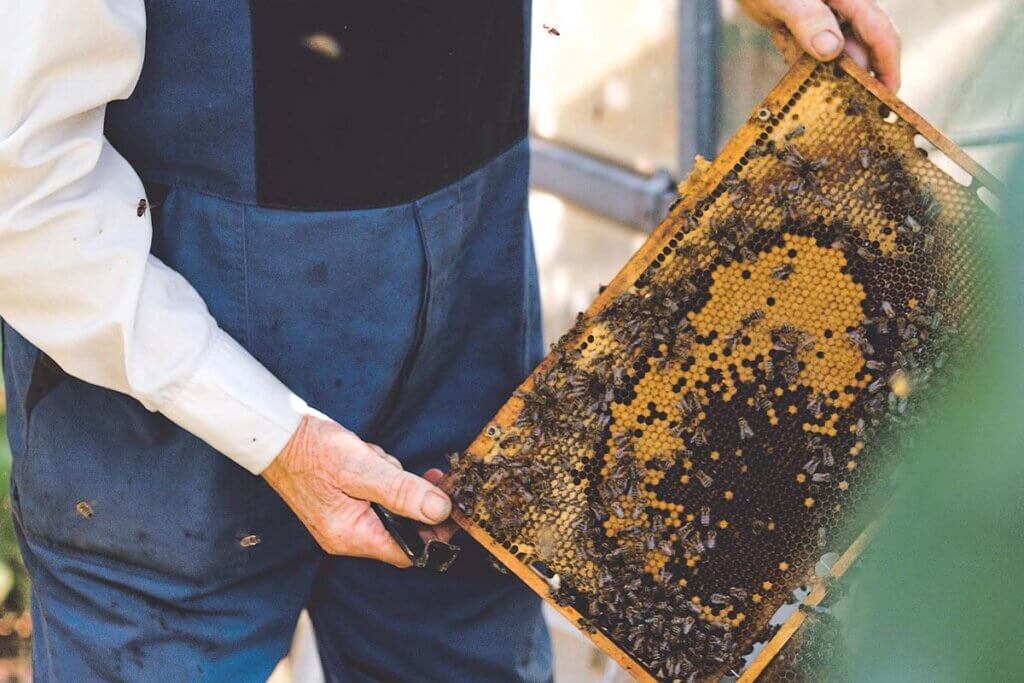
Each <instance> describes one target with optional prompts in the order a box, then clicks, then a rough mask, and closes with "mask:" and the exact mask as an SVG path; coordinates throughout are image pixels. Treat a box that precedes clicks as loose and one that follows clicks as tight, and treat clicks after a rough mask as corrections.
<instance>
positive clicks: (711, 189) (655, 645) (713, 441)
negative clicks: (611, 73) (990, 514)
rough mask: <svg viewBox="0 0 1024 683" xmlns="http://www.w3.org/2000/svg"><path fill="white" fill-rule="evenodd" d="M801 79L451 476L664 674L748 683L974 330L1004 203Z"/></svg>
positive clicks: (555, 589)
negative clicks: (785, 614) (765, 647)
mask: <svg viewBox="0 0 1024 683" xmlns="http://www.w3.org/2000/svg"><path fill="white" fill-rule="evenodd" d="M799 69H803V71H799ZM794 73H798V74H802V75H801V76H800V78H796V77H793V76H791V77H789V78H788V79H787V80H785V81H783V84H782V85H780V88H779V89H777V90H776V92H775V93H773V96H772V97H770V98H769V99H768V100H767V102H769V103H770V105H766V106H765V107H763V108H761V109H760V110H759V111H758V112H757V113H756V114H755V116H753V117H752V119H751V121H750V123H748V124H747V126H746V127H745V128H744V129H743V130H741V132H740V133H739V134H738V135H737V137H736V141H734V143H732V144H731V145H730V146H729V147H727V148H726V151H725V152H724V153H723V157H722V158H721V159H720V160H719V161H718V162H716V166H715V168H716V169H717V171H715V173H717V175H713V176H712V175H709V176H708V177H709V178H712V179H711V180H708V181H707V183H706V184H705V186H704V189H703V190H701V191H699V192H698V193H697V194H696V195H695V196H691V197H687V198H686V200H685V201H682V202H680V203H679V204H677V206H675V207H674V208H673V209H672V210H671V212H670V214H669V216H668V217H667V218H666V220H665V222H664V223H663V224H662V225H661V227H660V228H659V229H658V230H657V231H656V232H655V233H654V235H653V236H652V237H651V239H650V241H649V242H648V243H647V244H646V245H645V246H644V247H643V248H642V249H641V250H640V252H638V254H637V255H636V256H634V258H633V259H632V260H631V261H630V262H629V263H628V264H627V265H626V267H625V268H624V270H623V271H622V273H620V275H619V276H618V277H617V278H616V279H615V281H613V282H612V284H610V285H609V286H608V287H607V288H606V289H605V290H604V291H603V293H602V294H601V295H600V297H599V299H598V301H597V303H596V304H595V306H593V307H592V308H591V310H590V311H589V312H588V313H587V314H581V315H580V316H579V317H578V318H577V321H576V324H575V325H574V326H573V328H572V329H571V330H570V331H569V332H568V333H567V334H566V335H565V336H564V337H563V338H562V339H561V340H560V341H559V342H558V344H556V345H555V346H554V347H553V349H552V352H551V354H550V355H549V357H548V358H547V359H546V360H545V361H544V363H542V364H541V366H540V367H539V368H538V369H537V370H536V371H535V372H534V374H533V376H532V377H531V378H530V379H528V380H527V381H526V382H525V383H524V384H523V386H522V387H521V388H520V389H519V390H518V391H517V392H516V394H515V396H514V397H513V398H512V399H511V400H510V402H509V403H508V404H507V405H506V406H505V408H503V409H502V411H501V412H500V413H499V415H498V416H497V417H496V418H495V420H494V421H493V422H492V423H491V424H490V425H489V426H488V427H487V429H486V430H485V432H484V433H483V434H482V435H481V436H480V437H479V438H478V439H477V440H476V441H475V442H474V443H473V445H472V446H471V447H470V448H469V450H468V451H467V452H465V453H463V454H459V455H457V456H455V457H454V458H453V459H452V462H451V468H452V473H451V475H450V476H449V478H448V479H447V480H446V484H445V485H446V487H447V488H448V490H449V491H450V492H451V494H452V496H453V498H454V500H455V502H456V505H457V507H458V509H459V511H460V515H461V518H462V521H463V522H464V523H465V525H467V526H468V527H469V528H470V529H471V531H473V532H474V534H475V535H476V536H477V537H478V538H480V539H483V540H484V541H485V542H492V543H494V544H496V545H497V546H500V547H501V548H503V549H504V551H506V552H507V554H508V556H510V557H514V558H515V560H514V561H512V560H508V559H506V560H505V561H506V563H507V564H508V565H509V566H510V567H511V568H512V569H513V570H516V571H517V572H520V573H523V572H536V573H537V574H539V575H540V576H541V577H543V579H544V581H545V582H546V585H547V587H548V595H547V598H548V599H549V600H551V601H552V602H554V603H555V604H557V605H560V606H562V607H565V608H567V611H568V612H569V613H570V614H573V615H578V619H579V626H580V628H581V629H583V630H585V631H588V632H599V633H600V634H603V636H605V637H607V639H609V640H610V641H611V642H612V643H613V644H614V646H615V648H616V649H617V652H618V653H619V654H622V655H624V656H625V657H627V658H628V659H629V660H631V661H632V662H634V663H636V664H637V665H639V667H640V668H641V669H642V670H643V671H645V672H647V674H648V675H649V676H651V677H653V678H656V679H659V680H669V681H675V680H678V681H695V680H698V679H701V680H703V679H706V678H714V677H716V676H721V675H723V674H725V673H726V672H728V671H740V670H741V669H742V666H743V658H744V656H745V655H746V654H748V653H749V652H750V650H751V648H752V646H753V645H754V644H755V643H757V642H759V641H762V640H764V639H765V638H766V637H768V636H769V635H770V634H771V632H772V629H771V627H770V626H769V620H770V619H771V617H772V615H773V614H774V613H775V611H776V610H777V609H778V608H779V607H780V606H781V605H782V604H783V603H785V602H786V601H787V600H788V599H790V597H791V595H792V591H793V590H794V589H795V588H798V587H800V586H801V585H803V584H804V583H805V582H806V581H807V580H808V578H809V576H810V575H811V573H812V572H813V567H814V565H815V563H816V562H817V560H818V558H820V557H821V556H822V554H823V553H825V552H826V551H833V550H837V549H838V550H842V549H845V547H846V546H847V545H848V544H849V542H850V540H851V538H852V536H853V535H855V532H856V531H857V530H846V529H845V528H844V526H843V524H842V522H843V521H844V520H846V519H848V518H849V517H850V516H852V515H853V514H854V513H855V512H856V511H857V509H858V506H859V504H860V503H861V502H862V501H863V500H864V498H865V494H866V492H867V490H868V489H869V487H870V486H871V485H872V484H873V483H877V482H878V481H880V480H881V478H882V475H883V474H884V472H885V471H886V467H887V466H888V465H889V464H890V463H891V461H892V458H893V457H894V454H896V453H898V451H899V449H898V448H897V446H898V441H899V439H900V438H901V437H902V436H903V435H906V434H909V433H911V432H912V428H913V427H914V426H915V425H917V424H919V423H920V422H921V420H922V419H923V416H924V414H925V413H924V412H923V411H922V410H921V406H922V405H924V404H926V403H927V401H928V400H929V398H930V397H931V396H934V395H935V394H936V393H937V392H939V391H940V390H941V389H942V387H943V386H945V385H946V384H947V383H948V381H949V380H948V377H949V376H950V372H952V371H954V370H955V369H956V368H957V367H958V366H959V365H960V364H961V363H962V362H963V359H964V357H965V356H966V355H968V354H965V353H964V352H963V349H964V348H967V347H969V345H970V343H971V341H972V340H973V339H975V338H977V336H978V335H981V334H984V322H985V306H984V301H985V297H986V293H987V286H988V285H987V284H986V280H985V269H984V268H983V267H982V265H981V264H982V258H981V255H980V252H979V249H978V247H977V243H978V240H977V236H978V235H979V233H980V232H981V231H983V230H985V229H986V227H987V225H988V224H989V223H990V222H991V221H992V219H993V216H992V214H991V211H989V209H988V208H987V207H986V206H985V204H984V203H983V202H982V201H981V200H980V199H979V198H978V196H977V195H976V193H975V191H974V190H973V189H972V188H965V187H963V186H962V185H960V184H958V183H957V182H956V181H954V180H953V179H952V178H950V177H949V176H948V175H946V174H945V173H943V172H942V171H941V170H940V169H939V168H938V167H936V166H935V165H934V164H933V163H932V162H931V161H929V159H928V158H927V157H926V156H924V155H922V154H921V153H920V151H919V150H918V149H917V148H916V147H915V146H914V141H913V138H914V135H915V133H916V129H915V128H914V127H913V126H912V125H911V124H910V123H908V122H906V121H903V120H902V119H900V120H897V121H896V122H895V123H893V122H892V121H889V120H886V119H885V117H886V116H888V115H889V112H888V110H886V109H882V108H876V109H873V108H872V107H873V105H871V104H867V103H870V102H873V101H874V97H875V96H874V95H873V94H872V93H871V92H870V91H869V90H868V89H866V88H865V87H864V86H863V85H861V84H860V82H859V81H857V80H856V79H854V78H853V77H851V76H850V75H849V74H848V73H847V72H846V71H845V70H844V68H839V67H833V66H827V65H811V64H808V63H806V62H804V63H802V66H801V65H798V67H795V70H794ZM780 103H781V104H780Z"/></svg>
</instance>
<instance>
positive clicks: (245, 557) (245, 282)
mask: <svg viewBox="0 0 1024 683" xmlns="http://www.w3.org/2000/svg"><path fill="white" fill-rule="evenodd" d="M241 210H242V254H241V258H242V317H243V319H244V323H243V325H242V328H243V329H244V330H245V347H246V349H247V350H248V349H251V348H252V339H253V334H252V309H251V306H250V302H249V232H248V228H249V224H248V222H247V220H246V219H247V218H248V215H249V207H248V206H246V205H245V204H242V205H241ZM249 483H250V480H248V479H247V480H246V481H245V484H249ZM250 488H252V487H250ZM247 498H248V499H249V501H248V505H247V506H246V510H245V527H246V528H245V529H243V531H244V532H246V533H250V534H251V533H255V530H254V529H252V528H251V527H253V526H255V522H256V495H255V491H253V490H250V491H249V492H248V496H247ZM253 562H254V560H253V553H247V552H243V553H241V559H240V561H239V563H238V575H239V576H242V575H244V574H245V573H246V571H247V570H248V569H249V568H250V566H251V565H252V563H253Z"/></svg>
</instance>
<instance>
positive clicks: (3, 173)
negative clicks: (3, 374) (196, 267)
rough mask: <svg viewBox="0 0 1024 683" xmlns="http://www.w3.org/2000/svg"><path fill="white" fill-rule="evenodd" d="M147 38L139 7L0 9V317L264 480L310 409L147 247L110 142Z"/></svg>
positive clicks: (122, 1)
mask: <svg viewBox="0 0 1024 683" xmlns="http://www.w3.org/2000/svg"><path fill="white" fill-rule="evenodd" d="M144 41H145V10H144V7H143V3H142V1H141V0H15V1H13V2H11V1H7V2H0V46H3V63H2V64H0V316H2V317H3V318H4V319H5V320H6V321H7V322H8V323H9V324H10V325H11V326H12V327H14V328H15V329H16V330H18V332H19V333H20V334H22V335H23V336H24V337H25V338H27V339H28V340H29V341H31V342H32V343H33V344H35V345H36V346H37V347H39V348H40V349H42V350H43V351H45V352H46V353H47V354H48V355H49V356H50V357H51V358H53V359H54V361H56V362H57V363H58V364H59V365H60V366H61V367H62V368H63V369H64V370H65V371H66V372H67V373H68V374H70V375H73V376H75V377H78V378H80V379H82V380H85V381H87V382H91V383H93V384H97V385H100V386H104V387H108V388H110V389H115V390H117V391H121V392H124V393H126V394H129V395H131V396H133V397H134V398H136V399H138V400H139V401H140V402H141V403H142V404H143V405H145V406H146V407H147V408H148V409H150V410H154V411H159V412H161V413H163V414H164V415H166V416H167V417H168V418H170V419H171V420H173V421H174V422H175V423H176V424H178V425H180V426H181V427H182V428H184V429H186V430H188V431H189V432H191V433H193V434H195V435H196V436H198V437H199V438H201V439H203V440H204V441H206V442H207V443H209V444H210V445H211V446H213V447H214V448H216V449H217V450H219V451H221V452H222V453H224V454H225V455H227V456H228V457H229V458H232V459H233V460H235V461H236V462H238V463H239V464H240V465H242V466H243V467H245V468H247V469H248V470H250V471H251V472H253V473H259V472H261V471H262V470H263V469H264V468H265V467H266V466H267V465H268V464H269V463H270V461H271V460H273V458H274V456H275V455H276V454H277V453H278V452H279V451H280V450H281V448H283V446H284V445H285V444H286V443H287V441H288V439H289V438H290V437H291V435H292V433H293V432H294V431H295V429H296V427H297V426H298V423H299V421H300V420H301V416H302V414H303V413H304V412H305V411H306V407H305V404H304V403H303V401H302V400H301V399H299V398H298V397H297V396H295V395H294V394H293V393H292V392H291V391H289V389H288V388H287V387H285V386H284V384H282V383H281V382H280V381H279V380H278V379H277V378H275V377H274V376H273V375H272V374H271V373H270V372H269V371H268V370H267V369H266V368H264V367H263V366H262V365H261V364H260V363H259V362H257V361H256V360H255V359H254V358H253V357H252V356H251V355H250V354H249V353H248V352H246V351H245V349H243V348H242V347H241V346H240V345H239V344H238V343H236V342H235V341H234V340H233V339H232V338H231V337H230V336H229V335H228V334H227V333H225V332H224V331H223V330H221V329H220V328H219V327H218V326H217V323H216V321H215V320H214V319H213V318H212V316H211V315H210V314H209V312H208V310H207V308H206V305H205V304H204V302H203V300H202V299H201V298H200V297H199V295H198V294H197V293H196V291H195V290H194V289H193V288H192V286H191V285H189V283H188V282H187V281H185V279H184V278H182V277H181V276H180V275H179V274H178V273H176V272H174V271H173V270H171V269H170V268H168V267H167V266H166V265H164V264H163V263H161V262H160V261H159V260H158V259H156V258H155V257H153V256H152V255H151V254H150V253H149V250H150V242H151V238H152V226H151V224H150V219H149V212H148V211H145V212H143V215H142V216H141V217H140V216H139V215H138V211H137V208H138V206H139V200H140V199H141V198H142V197H144V196H145V191H144V189H143V186H142V183H141V181H140V180H139V178H138V176H137V175H136V173H135V172H134V170H133V169H132V168H131V166H130V165H129V164H128V163H127V162H126V161H125V160H124V159H123V158H122V157H121V156H120V155H119V154H118V153H117V151H116V150H114V148H113V147H111V145H110V144H109V143H108V142H107V141H106V140H105V139H104V137H103V117H104V113H105V108H106V104H107V103H108V102H110V101H112V100H116V99H123V98H125V97H127V96H128V95H129V94H130V93H131V91H132V89H133V88H134V87H135V82H136V80H137V78H138V75H139V72H140V70H141V66H142V59H143V53H144ZM182 125H187V122H183V124H182Z"/></svg>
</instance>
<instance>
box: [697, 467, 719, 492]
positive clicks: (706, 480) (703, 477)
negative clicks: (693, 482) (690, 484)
mask: <svg viewBox="0 0 1024 683" xmlns="http://www.w3.org/2000/svg"><path fill="white" fill-rule="evenodd" d="M695 476H696V477H697V479H698V480H699V481H700V483H701V486H703V487H704V488H708V487H710V486H711V484H713V483H714V482H715V480H714V479H712V478H711V477H710V476H709V475H708V474H707V473H706V472H704V470H697V473H696V475H695Z"/></svg>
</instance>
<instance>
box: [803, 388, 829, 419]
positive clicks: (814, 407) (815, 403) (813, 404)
mask: <svg viewBox="0 0 1024 683" xmlns="http://www.w3.org/2000/svg"><path fill="white" fill-rule="evenodd" d="M824 401H825V396H824V394H822V393H821V392H820V391H817V392H815V393H814V395H812V396H811V400H809V401H808V402H807V410H809V411H811V414H812V415H814V416H815V417H818V416H820V415H821V410H822V405H823V403H824Z"/></svg>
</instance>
